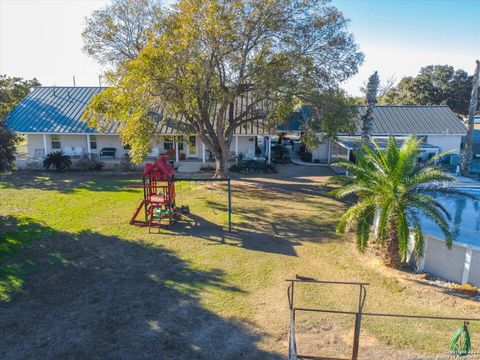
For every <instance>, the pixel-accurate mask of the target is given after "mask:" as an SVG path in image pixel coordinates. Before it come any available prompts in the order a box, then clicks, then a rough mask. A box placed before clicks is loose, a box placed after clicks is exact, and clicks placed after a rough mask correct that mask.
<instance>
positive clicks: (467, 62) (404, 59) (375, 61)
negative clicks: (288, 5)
mask: <svg viewBox="0 0 480 360" xmlns="http://www.w3.org/2000/svg"><path fill="white" fill-rule="evenodd" d="M333 4H334V5H336V6H337V7H338V8H339V9H340V10H342V11H343V13H344V15H345V16H346V17H347V18H349V19H351V23H350V30H351V31H352V32H353V34H354V35H355V38H356V40H357V42H358V43H359V44H360V48H361V50H362V51H363V52H364V54H365V63H364V65H363V66H362V67H361V69H360V71H359V73H358V74H357V75H356V76H355V77H353V78H352V79H351V80H349V81H347V83H346V84H345V86H344V87H345V88H346V89H347V91H349V92H350V93H352V94H358V88H359V86H360V85H361V84H362V82H363V81H364V80H365V79H367V78H368V76H369V75H370V74H371V73H372V72H373V71H374V70H378V72H379V73H380V76H381V77H382V78H386V77H390V76H394V77H396V78H397V79H400V78H401V77H402V76H405V75H415V74H416V73H418V70H419V69H420V68H421V67H422V66H426V65H429V64H449V65H452V66H455V67H456V68H463V69H464V70H466V71H468V72H469V73H471V72H473V70H474V68H475V59H478V58H480V0H451V1H447V0H335V1H334V2H333Z"/></svg>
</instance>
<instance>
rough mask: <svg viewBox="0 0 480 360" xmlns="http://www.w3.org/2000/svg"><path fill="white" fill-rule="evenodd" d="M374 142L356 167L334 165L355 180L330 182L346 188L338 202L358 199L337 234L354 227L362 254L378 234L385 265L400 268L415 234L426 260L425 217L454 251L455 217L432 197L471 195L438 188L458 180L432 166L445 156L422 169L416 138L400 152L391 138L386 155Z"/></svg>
mask: <svg viewBox="0 0 480 360" xmlns="http://www.w3.org/2000/svg"><path fill="white" fill-rule="evenodd" d="M371 140H372V144H373V149H370V147H369V146H367V144H365V143H362V151H357V153H356V155H357V160H356V162H355V163H350V162H341V163H336V164H335V165H336V166H341V167H344V168H345V169H346V170H347V171H348V173H350V174H351V175H353V176H351V177H349V176H335V177H333V178H332V179H331V180H330V183H332V184H338V185H341V187H340V188H337V189H335V190H333V191H332V193H333V194H334V195H335V196H337V197H338V198H344V197H346V196H348V195H352V194H354V195H357V201H356V203H355V204H354V205H352V206H351V207H350V208H349V209H348V210H347V211H346V212H345V214H343V216H342V217H341V219H340V221H339V223H338V225H337V232H338V233H345V232H346V231H349V230H350V229H352V228H354V227H355V233H356V241H357V247H358V249H359V250H360V251H362V252H363V251H365V250H366V248H367V246H368V242H369V240H370V238H371V233H372V230H373V233H374V235H375V241H376V242H377V243H378V244H379V245H380V246H381V249H382V258H383V261H384V263H385V265H387V266H391V267H399V266H400V264H401V262H402V261H403V262H404V261H406V258H407V250H408V243H409V237H410V234H412V235H413V239H414V250H415V254H416V255H417V257H422V256H423V234H422V225H421V221H420V214H422V215H424V216H425V217H427V218H429V219H431V220H433V221H434V222H435V223H436V224H437V225H438V227H439V228H440V229H441V231H442V232H443V234H444V236H445V240H446V245H447V246H448V247H449V248H450V247H451V246H452V240H453V236H452V232H451V230H450V227H449V223H448V221H449V220H450V218H451V217H450V214H449V212H448V211H447V209H446V208H445V207H444V206H443V205H442V204H441V203H440V202H438V201H437V200H436V199H435V197H433V196H432V195H433V194H435V193H441V194H450V195H451V194H456V195H461V196H466V197H472V196H471V195H468V194H466V193H463V192H461V191H459V190H457V189H455V188H453V187H444V186H440V185H437V184H435V182H437V181H449V182H454V181H455V178H453V177H451V176H448V175H445V174H444V173H442V172H441V171H440V170H438V169H436V168H435V167H433V164H434V161H435V160H436V159H438V158H439V157H440V156H442V155H444V153H442V154H439V155H437V156H435V157H434V158H432V159H431V160H429V161H428V162H426V163H424V164H420V163H418V161H417V159H418V157H419V155H420V144H421V142H422V140H417V139H416V138H415V137H414V136H412V137H411V138H410V139H409V140H408V141H405V142H404V144H403V146H402V147H401V148H400V147H399V146H398V144H397V142H396V140H395V139H394V138H393V137H390V138H389V140H388V144H387V147H386V149H385V150H382V149H380V148H379V146H378V144H377V143H376V142H375V141H374V140H373V139H371Z"/></svg>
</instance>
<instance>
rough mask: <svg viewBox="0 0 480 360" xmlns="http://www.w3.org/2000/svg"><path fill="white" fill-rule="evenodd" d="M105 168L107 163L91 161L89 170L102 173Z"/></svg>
mask: <svg viewBox="0 0 480 360" xmlns="http://www.w3.org/2000/svg"><path fill="white" fill-rule="evenodd" d="M104 167H105V163H104V162H103V161H100V160H90V166H89V167H88V170H93V171H101V170H102V169H103V168H104Z"/></svg>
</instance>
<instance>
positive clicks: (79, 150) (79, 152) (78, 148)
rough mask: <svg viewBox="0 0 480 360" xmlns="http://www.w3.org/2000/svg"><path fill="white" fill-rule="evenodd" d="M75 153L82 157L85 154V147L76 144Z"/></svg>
mask: <svg viewBox="0 0 480 360" xmlns="http://www.w3.org/2000/svg"><path fill="white" fill-rule="evenodd" d="M74 153H75V156H78V157H79V158H80V157H82V155H83V154H84V152H83V147H81V146H75V149H74Z"/></svg>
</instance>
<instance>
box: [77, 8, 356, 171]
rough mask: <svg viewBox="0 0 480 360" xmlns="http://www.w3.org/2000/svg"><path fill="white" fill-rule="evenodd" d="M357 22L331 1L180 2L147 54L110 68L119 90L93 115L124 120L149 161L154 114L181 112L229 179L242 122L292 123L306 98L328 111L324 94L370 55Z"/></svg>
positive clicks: (98, 119)
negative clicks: (361, 47) (358, 39)
mask: <svg viewBox="0 0 480 360" xmlns="http://www.w3.org/2000/svg"><path fill="white" fill-rule="evenodd" d="M138 1H140V0H138ZM133 2H134V1H133ZM347 24H348V20H347V19H345V18H344V17H343V15H342V13H341V12H339V11H338V10H337V9H336V8H335V7H332V6H330V5H329V4H328V1H325V0H203V1H202V0H179V1H178V2H177V3H175V4H174V6H173V7H172V9H171V10H170V11H169V12H168V13H165V15H164V16H163V17H162V19H161V21H159V23H158V24H157V26H156V27H155V31H150V34H149V40H148V41H147V43H146V46H145V47H143V48H142V49H141V50H140V51H139V53H138V56H136V57H135V58H134V59H131V60H128V61H125V62H122V63H121V64H120V65H118V66H117V67H116V70H115V71H112V72H109V73H108V74H106V77H107V79H108V81H109V82H110V83H111V84H112V86H111V87H110V88H108V89H107V90H105V91H104V92H102V93H100V94H99V95H97V96H96V97H95V98H94V100H93V101H92V102H91V104H90V105H89V107H88V109H87V112H86V113H85V117H86V119H87V120H88V121H89V124H90V125H92V126H97V127H100V128H101V127H102V126H104V125H106V124H108V123H109V122H112V121H116V120H119V121H120V122H121V134H122V139H123V141H124V142H126V143H128V144H129V145H130V146H131V157H132V159H133V161H136V162H139V161H141V160H142V159H143V158H144V157H145V155H146V154H147V153H148V151H149V150H150V148H151V139H152V138H153V136H154V133H155V129H156V128H157V124H156V122H157V121H159V117H158V116H154V114H155V113H159V112H160V113H161V115H162V116H161V121H167V120H168V119H170V118H177V116H179V117H180V118H181V119H182V124H187V125H188V126H186V127H183V131H192V132H194V133H196V134H197V135H198V136H199V137H200V139H201V140H202V142H203V143H204V144H205V145H206V147H207V148H208V149H209V150H210V151H211V152H212V153H213V154H214V156H215V159H216V176H219V177H220V176H222V177H223V176H225V175H226V173H227V171H228V169H227V162H228V156H229V149H230V144H231V141H232V138H233V134H234V131H235V129H236V128H237V127H239V126H242V125H245V124H247V123H249V122H251V121H252V120H259V121H264V122H268V123H269V124H272V123H274V122H275V121H279V120H283V119H284V117H285V115H286V114H287V113H288V112H290V111H291V110H292V109H293V106H294V105H295V104H297V103H298V102H301V103H302V104H306V105H310V106H311V107H312V108H313V110H314V111H313V113H314V114H316V116H318V117H322V116H323V114H324V111H325V110H324V109H322V108H319V106H318V104H322V103H323V102H322V101H321V100H320V99H321V98H322V96H324V95H325V94H330V96H331V93H332V91H336V90H337V86H338V84H339V82H341V81H343V80H345V79H347V78H349V77H350V76H352V75H353V74H355V73H356V72H357V70H358V66H359V64H360V63H361V62H362V61H363V55H362V54H361V53H360V52H359V51H358V47H357V45H356V44H355V42H354V39H353V36H352V35H351V34H350V33H349V32H348V31H347ZM87 31H88V29H87ZM239 104H242V105H239ZM329 118H331V117H328V116H325V119H329ZM343 120H345V119H336V120H335V121H336V123H342V121H343ZM345 121H346V120H345ZM174 126H178V127H179V128H181V127H180V126H179V124H178V123H176V124H174ZM327 127H328V126H327Z"/></svg>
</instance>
